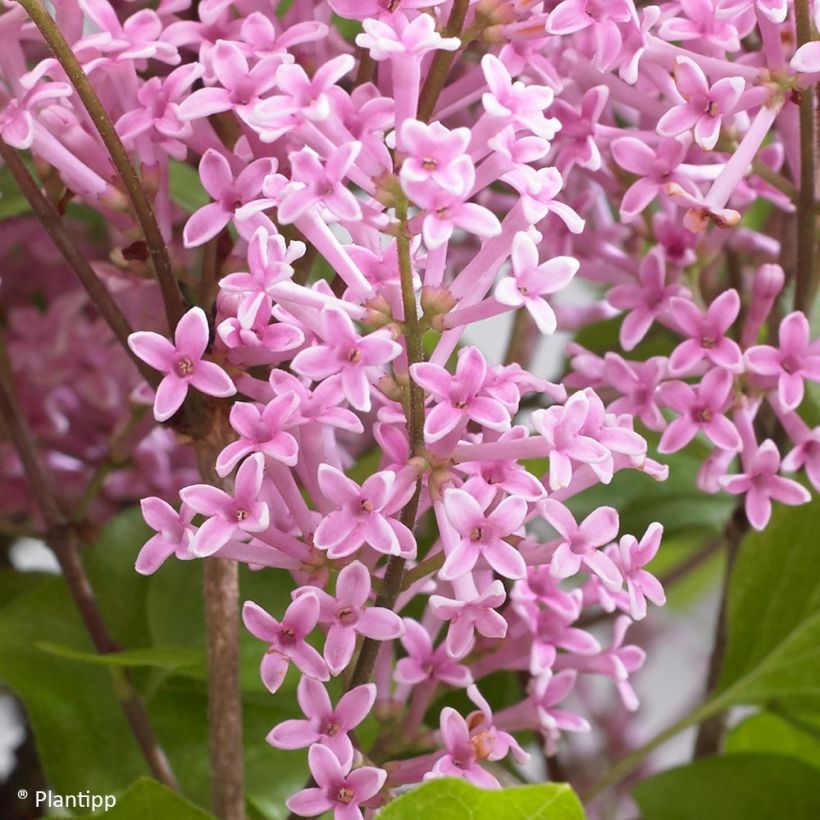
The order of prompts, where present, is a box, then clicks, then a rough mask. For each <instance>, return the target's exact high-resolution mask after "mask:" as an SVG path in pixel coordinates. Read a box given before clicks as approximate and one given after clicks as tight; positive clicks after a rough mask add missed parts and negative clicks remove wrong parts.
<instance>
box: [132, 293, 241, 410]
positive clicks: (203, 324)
mask: <svg viewBox="0 0 820 820" xmlns="http://www.w3.org/2000/svg"><path fill="white" fill-rule="evenodd" d="M208 334H209V331H208V320H207V319H206V318H205V312H204V311H203V310H202V308H198V307H195V308H191V309H190V310H189V311H188V312H187V313H186V314H185V315H184V316H183V317H182V318H181V319H180V320H179V324H178V325H177V327H176V331H175V332H174V341H173V343H171V342H169V341H168V339H166V338H165V337H164V336H160V335H159V334H158V333H152V332H150V331H144V330H140V331H136V332H135V333H132V334H131V335H130V336H129V337H128V346H129V347H130V348H131V350H132V351H133V352H134V354H135V355H136V356H139V358H140V359H142V360H143V361H144V362H145V363H146V364H149V365H150V366H151V367H153V368H154V369H156V370H159V371H160V372H161V373H164V374H165V375H164V377H163V379H162V381H161V382H160V383H159V386H158V387H157V393H156V396H155V398H154V418H156V420H157V421H167V420H168V419H169V418H171V416H173V415H174V413H176V411H177V410H179V408H180V407H181V406H182V402H184V401H185V396H187V395H188V388H189V387H195V388H196V389H197V390H199V391H200V392H201V393H206V394H207V395H209V396H218V397H220V398H224V397H226V396H232V395H233V394H234V393H236V387H234V384H233V382H232V381H231V380H230V378H229V377H228V375H227V374H226V373H225V371H224V370H223V369H222V368H221V367H219V365H217V364H214V363H213V362H208V361H204V360H203V359H202V357H203V355H204V354H205V350H206V349H207V347H208Z"/></svg>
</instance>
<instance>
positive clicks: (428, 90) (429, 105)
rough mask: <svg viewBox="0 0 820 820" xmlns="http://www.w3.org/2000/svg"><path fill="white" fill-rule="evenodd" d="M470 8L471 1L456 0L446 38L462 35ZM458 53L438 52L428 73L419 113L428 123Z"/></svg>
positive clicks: (421, 95)
mask: <svg viewBox="0 0 820 820" xmlns="http://www.w3.org/2000/svg"><path fill="white" fill-rule="evenodd" d="M469 6H470V2H469V0H455V2H454V3H453V8H452V10H451V11H450V17H449V19H448V20H447V29H446V31H445V35H444V36H445V37H458V36H459V35H460V34H461V29H462V28H463V27H464V18H465V17H466V16H467V9H468V8H469ZM462 45H463V44H462ZM457 53H458V52H456V51H437V52H436V54H435V56H434V57H433V61H432V62H431V63H430V70H429V71H428V72H427V79H425V81H424V85H423V86H422V88H421V93H420V94H419V112H418V113H419V119H420V120H423V121H425V122H426V121H427V120H429V119H430V117H432V116H433V111H434V110H435V107H436V103H437V102H438V98H439V95H440V94H441V92H442V90H443V89H444V83H445V82H447V75H448V74H449V73H450V69H451V68H452V65H453V62H454V61H455V59H456V54H457Z"/></svg>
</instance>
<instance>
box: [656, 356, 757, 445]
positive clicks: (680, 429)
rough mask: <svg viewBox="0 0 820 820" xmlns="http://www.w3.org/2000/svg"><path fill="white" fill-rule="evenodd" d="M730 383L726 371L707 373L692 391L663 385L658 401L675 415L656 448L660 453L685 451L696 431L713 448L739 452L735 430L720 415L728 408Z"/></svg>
mask: <svg viewBox="0 0 820 820" xmlns="http://www.w3.org/2000/svg"><path fill="white" fill-rule="evenodd" d="M733 383H734V379H733V377H732V374H731V373H730V372H729V371H728V370H722V369H720V368H715V369H713V370H710V371H709V372H708V373H707V374H706V375H705V376H704V377H703V379H702V380H701V383H700V384H699V385H698V386H697V388H694V387H692V386H690V385H688V384H686V383H685V382H666V384H663V385H662V386H661V398H662V399H663V402H664V403H665V404H666V406H667V407H671V408H672V409H673V410H674V411H675V412H676V413H679V416H678V418H676V419H675V420H674V421H673V422H672V423H671V424H670V425H669V426H668V427H667V428H666V430H665V431H664V433H663V435H662V436H661V440H660V443H659V444H658V451H659V452H661V453H674V452H677V451H678V450H680V449H682V448H683V447H685V446H686V445H687V444H689V442H690V441H691V440H692V439H693V438H694V437H695V435H696V434H697V432H698V431H699V430H701V431H703V432H704V433H705V434H706V437H707V438H708V439H709V440H710V441H711V442H712V444H714V445H715V446H716V447H721V448H723V449H724V450H732V451H736V450H739V449H740V448H741V446H742V443H741V440H740V433H738V431H737V427H735V425H734V424H733V423H732V422H731V421H729V419H727V418H726V416H725V415H724V413H725V412H726V409H727V408H728V406H729V404H730V394H731V392H732V387H733Z"/></svg>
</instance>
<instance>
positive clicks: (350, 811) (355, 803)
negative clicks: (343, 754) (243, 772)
mask: <svg viewBox="0 0 820 820" xmlns="http://www.w3.org/2000/svg"><path fill="white" fill-rule="evenodd" d="M308 764H309V766H310V773H311V774H312V775H313V779H314V780H315V781H316V786H315V787H311V788H307V789H302V791H300V792H296V794H294V795H293V797H291V798H290V799H288V800H287V801H286V804H287V807H288V809H290V810H291V811H292V812H293V813H294V814H298V815H300V816H301V817H316V816H317V815H320V814H324V813H325V812H326V811H330V810H331V809H333V811H334V817H335V818H336V820H363V817H364V815H363V814H362V810H361V808H360V806H361V805H362V804H363V803H367V802H368V801H369V800H371V799H372V798H373V797H375V796H376V795H377V794H378V793H379V791H380V790H381V788H382V786H383V785H384V781H385V780H386V779H387V772H385V771H384V769H375V768H373V767H371V766H363V767H361V768H360V769H353V770H352V771H351V766H352V760H351V759H348V760H347V761H346V762H340V761H339V758H338V757H336V755H335V754H333V752H332V751H331V750H330V749H329V748H328V747H327V746H322V745H321V744H319V743H316V744H314V745H313V746H311V747H310V751H309V752H308Z"/></svg>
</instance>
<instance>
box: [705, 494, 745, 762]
mask: <svg viewBox="0 0 820 820" xmlns="http://www.w3.org/2000/svg"><path fill="white" fill-rule="evenodd" d="M748 530H749V519H748V518H746V512H745V510H744V507H743V504H742V503H741V504H738V506H737V507H736V508H735V511H734V514H733V515H732V517H731V519H730V520H729V523H728V524H727V525H726V533H725V538H724V543H725V545H726V569H725V570H724V576H723V588H722V590H721V595H720V609H719V611H718V618H717V623H716V625H715V637H714V643H713V646H712V654H711V657H710V658H709V671H708V673H707V676H706V688H705V691H704V693H703V701H704V703H705V702H707V701H708V700H709V696H710V695H711V694H712V693H713V692H714V691H715V688H716V687H717V684H718V680H719V679H720V675H721V672H722V671H723V660H724V658H725V656H726V644H727V639H728V637H729V636H728V618H729V587H730V582H731V578H732V569H733V568H734V564H735V558H736V557H737V553H738V549H739V548H740V542H741V541H742V540H743V536H744V535H745V534H746V533H747V532H748ZM725 728H726V713H725V712H718V713H716V714H714V715H711V716H710V717H708V718H707V719H706V720H704V721H703V723H701V724H700V726H699V728H698V733H697V737H696V738H695V747H694V750H693V753H692V758H693V759H695V760H696V759H698V758H701V757H708V756H710V755H714V754H717V753H718V752H719V751H720V747H721V744H722V742H723V733H724V730H725Z"/></svg>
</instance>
